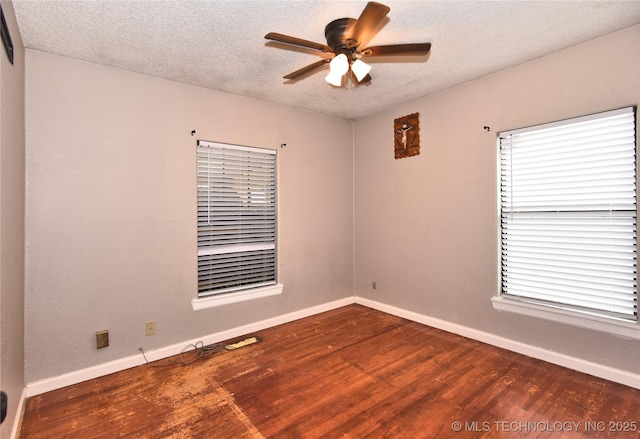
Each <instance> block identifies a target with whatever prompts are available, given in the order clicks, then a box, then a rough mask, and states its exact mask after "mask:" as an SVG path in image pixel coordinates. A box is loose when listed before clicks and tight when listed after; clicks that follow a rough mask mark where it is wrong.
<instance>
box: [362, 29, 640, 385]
mask: <svg viewBox="0 0 640 439" xmlns="http://www.w3.org/2000/svg"><path fill="white" fill-rule="evenodd" d="M425 80H427V81H428V78H425ZM638 102H640V27H639V26H636V27H633V28H629V29H627V30H624V31H621V32H618V33H615V34H612V35H609V36H605V37H603V38H599V39H597V40H594V41H591V42H588V43H586V44H582V45H580V46H576V47H573V48H570V49H567V50H564V51H562V52H559V53H556V54H553V55H551V56H547V57H544V58H541V59H539V60H536V61H533V62H529V63H527V64H523V65H520V66H518V67H516V68H512V69H509V70H506V71H502V72H500V73H497V74H494V75H491V76H488V77H485V78H482V79H480V80H477V81H473V82H470V83H467V84H463V85H460V86H457V87H454V88H451V89H448V90H445V91H442V92H440V93H436V94H433V95H430V96H426V97H423V98H420V99H417V100H415V101H413V102H408V103H406V104H404V105H401V106H398V107H396V108H392V109H390V110H388V111H384V112H381V113H379V114H376V115H374V116H372V117H368V118H366V119H362V120H358V121H357V122H356V125H355V165H356V166H355V185H356V188H355V193H356V194H355V206H356V207H355V212H356V214H355V215H356V226H355V230H356V244H355V247H356V294H357V295H358V296H362V297H365V298H369V299H372V300H376V301H379V302H383V303H386V304H389V305H394V306H397V307H400V308H404V309H407V310H410V311H413V312H416V313H419V314H423V315H426V316H430V317H435V318H438V319H442V320H445V321H448V322H452V323H456V324H459V325H463V326H466V327H469V328H472V329H476V330H480V331H485V332H489V333H492V334H495V335H498V336H503V337H506V338H509V339H513V340H516V341H520V342H523V343H527V344H530V345H533V346H538V347H542V348H545V349H549V350H551V351H555V352H560V353H564V354H567V355H571V356H575V357H577V358H582V359H585V360H589V361H593V362H596V363H601V364H605V365H609V366H613V367H616V368H619V369H623V370H627V371H632V372H635V373H639V372H640V342H638V341H630V340H627V339H622V338H618V337H615V336H609V335H605V334H603V333H597V332H592V331H589V330H583V329H578V328H575V327H568V326H563V325H560V324H555V323H549V322H546V321H540V320H537V319H534V318H529V317H524V316H519V315H513V314H507V313H499V312H497V311H495V310H494V309H493V308H492V306H491V302H490V299H491V297H492V296H496V295H497V294H498V289H499V268H498V263H499V260H498V256H497V251H498V208H497V176H496V162H497V146H496V135H497V133H498V132H499V131H501V130H507V129H513V128H519V127H524V126H529V125H533V124H538V123H543V122H549V121H553V120H558V119H563V118H569V117H573V116H579V115H583V114H589V113H593V112H598V111H603V110H609V109H614V108H619V107H623V106H627V105H637V104H638ZM415 112H418V113H420V139H421V147H422V148H421V153H420V155H419V156H418V157H415V158H407V159H400V160H395V159H394V156H393V121H394V119H395V118H398V117H400V116H403V115H407V114H411V113H415ZM485 125H487V126H490V127H491V131H490V132H487V131H485V130H484V129H483V127H484V126H485ZM372 281H376V282H377V289H376V290H373V289H372V286H371V282H372Z"/></svg>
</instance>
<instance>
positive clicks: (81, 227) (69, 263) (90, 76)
mask: <svg viewBox="0 0 640 439" xmlns="http://www.w3.org/2000/svg"><path fill="white" fill-rule="evenodd" d="M26 90H27V91H26V119H27V123H26V126H27V130H26V131H27V147H26V148H27V154H26V161H27V201H26V205H27V209H26V227H27V238H26V243H27V244H26V305H25V307H26V321H25V322H26V323H25V326H26V343H25V355H26V381H27V382H34V381H37V380H39V379H44V378H49V377H55V376H57V375H60V374H63V373H67V372H72V371H76V370H79V369H82V368H86V367H90V366H94V365H98V364H101V363H104V362H107V361H110V360H114V359H119V358H123V357H126V356H130V355H137V354H138V347H139V346H144V348H145V349H146V350H152V349H155V348H161V347H166V346H169V345H172V344H176V343H180V342H182V341H185V340H191V339H197V338H198V337H202V336H206V335H209V334H213V333H217V332H219V331H223V330H226V329H229V328H234V327H238V326H242V325H246V324H249V323H252V322H256V321H260V320H264V319H268V318H271V317H275V316H279V315H281V314H285V313H288V312H292V311H297V310H300V309H304V308H308V307H311V306H315V305H319V304H324V303H327V302H331V301H333V300H337V299H341V298H345V297H349V296H352V295H353V181H352V175H353V148H352V139H353V135H352V134H353V123H352V122H351V121H347V120H344V119H341V118H336V117H329V116H325V115H320V114H316V113H311V112H305V111H300V110H297V109H294V108H288V107H283V106H278V105H274V104H269V103H265V102H261V101H256V100H251V99H246V98H242V97H238V96H233V95H228V94H223V93H218V92H213V91H210V90H206V89H202V88H198V87H192V86H186V85H182V84H178V83H173V82H169V81H165V80H160V79H155V78H151V77H148V76H143V75H139V74H134V73H130V72H126V71H122V70H117V69H112V68H107V67H102V66H98V65H94V64H89V63H84V62H80V61H75V60H71V59H68V58H63V57H59V56H55V55H50V54H45V53H41V52H36V51H31V50H27V74H26ZM294 91H295V90H294V89H293V88H292V92H294ZM192 130H196V135H195V136H191V134H190V133H191V131H192ZM197 139H203V140H211V141H219V142H226V143H233V144H240V145H249V146H256V147H265V148H273V149H278V181H279V203H280V209H279V212H278V214H279V218H278V222H279V235H278V238H279V275H280V282H281V283H283V284H284V292H283V293H282V295H279V296H274V297H269V298H263V299H257V300H255V301H250V302H244V303H239V304H234V305H227V306H223V307H219V308H214V309H207V310H201V311H193V310H192V308H191V300H192V299H193V298H194V297H195V296H196V272H197V271H196V262H197V261H196V222H195V219H196V182H195V178H196V175H195V159H196V156H195V146H196V141H197ZM282 143H286V144H287V146H286V148H280V144H282ZM148 320H155V321H156V335H154V336H151V337H145V335H144V334H145V332H144V328H145V322H146V321H148ZM102 329H109V331H110V346H109V347H108V348H106V349H101V350H96V348H95V332H96V331H99V330H102ZM176 353H178V352H176Z"/></svg>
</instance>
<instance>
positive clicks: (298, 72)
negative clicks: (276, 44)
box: [284, 58, 331, 79]
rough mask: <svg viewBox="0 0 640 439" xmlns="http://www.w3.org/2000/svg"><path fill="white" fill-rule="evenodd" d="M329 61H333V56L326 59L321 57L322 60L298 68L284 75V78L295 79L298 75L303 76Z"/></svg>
mask: <svg viewBox="0 0 640 439" xmlns="http://www.w3.org/2000/svg"><path fill="white" fill-rule="evenodd" d="M329 62H331V58H326V59H321V60H320V61H316V62H314V63H313V64H309V65H308V66H306V67H303V68H301V69H299V70H296V71H295V72H293V73H289V74H288V75H287V76H284V79H295V78H297V77H298V76H302V75H304V74H305V73H309V72H311V71H313V70H315V69H317V68H318V67H321V66H323V65H325V64H328V63H329Z"/></svg>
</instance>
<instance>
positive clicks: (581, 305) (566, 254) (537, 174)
mask: <svg viewBox="0 0 640 439" xmlns="http://www.w3.org/2000/svg"><path fill="white" fill-rule="evenodd" d="M635 126H636V122H635V109H634V108H624V109H620V110H614V111H609V112H605V113H600V114H596V115H590V116H585V117H580V118H576V119H571V120H566V121H562V122H556V123H551V124H545V125H539V126H534V127H530V128H524V129H519V130H514V131H508V132H503V133H500V135H499V141H500V220H501V275H502V289H501V297H502V298H507V299H511V300H514V301H520V302H525V303H527V304H536V305H542V306H545V307H553V308H557V309H561V310H565V311H566V310H569V311H570V312H573V313H580V314H582V315H592V316H598V317H603V318H606V319H615V320H620V321H631V322H635V321H637V310H638V306H637V256H636V138H635Z"/></svg>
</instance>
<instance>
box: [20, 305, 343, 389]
mask: <svg viewBox="0 0 640 439" xmlns="http://www.w3.org/2000/svg"><path fill="white" fill-rule="evenodd" d="M354 301H355V299H354V297H346V298H344V299H340V300H335V301H333V302H328V303H323V304H321V305H317V306H313V307H310V308H306V309H302V310H299V311H294V312H291V313H288V314H283V315H280V316H276V317H272V318H270V319H266V320H261V321H259V322H255V323H250V324H248V325H244V326H238V327H236V328H231V329H228V330H226V331H222V332H217V333H215V334H210V335H207V336H204V337H201V338H197V339H193V340H185V341H183V342H180V343H176V344H174V345H171V346H166V347H163V348H160V349H156V350H151V351H149V352H145V355H146V356H147V359H148V360H149V361H156V360H161V359H163V358H168V357H171V356H173V355H176V354H178V353H180V351H181V350H182V349H183V348H184V347H185V346H188V345H191V344H196V343H198V342H202V343H203V344H204V345H205V346H207V345H210V344H214V343H219V342H221V341H224V340H229V339H232V338H235V337H240V336H243V335H247V334H250V333H252V332H256V331H260V330H263V329H267V328H271V327H273V326H278V325H281V324H283V323H288V322H292V321H294V320H298V319H302V318H304V317H309V316H312V315H315V314H320V313H322V312H325V311H330V310H332V309H336V308H341V307H343V306H346V305H350V304H352V303H354ZM144 363H145V360H144V358H143V357H142V355H141V354H140V353H139V352H136V353H135V354H134V355H130V356H128V357H124V358H119V359H117V360H113V361H109V362H106V363H102V364H98V365H96V366H92V367H88V368H85V369H81V370H77V371H74V372H69V373H66V374H63V375H59V376H56V377H52V378H46V379H43V380H39V381H35V382H32V383H27V386H26V394H27V397H30V396H34V395H39V394H41V393H45V392H49V391H51V390H55V389H60V388H62V387H66V386H70V385H72V384H77V383H80V382H82V381H87V380H90V379H93V378H98V377H101V376H104V375H109V374H111V373H114V372H119V371H122V370H125V369H129V368H131V367H136V366H140V365H141V364H144Z"/></svg>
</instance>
